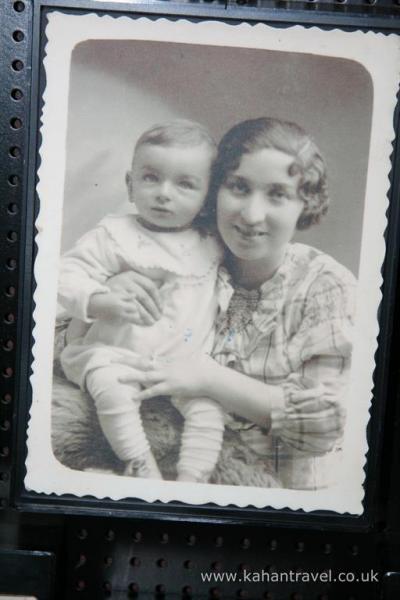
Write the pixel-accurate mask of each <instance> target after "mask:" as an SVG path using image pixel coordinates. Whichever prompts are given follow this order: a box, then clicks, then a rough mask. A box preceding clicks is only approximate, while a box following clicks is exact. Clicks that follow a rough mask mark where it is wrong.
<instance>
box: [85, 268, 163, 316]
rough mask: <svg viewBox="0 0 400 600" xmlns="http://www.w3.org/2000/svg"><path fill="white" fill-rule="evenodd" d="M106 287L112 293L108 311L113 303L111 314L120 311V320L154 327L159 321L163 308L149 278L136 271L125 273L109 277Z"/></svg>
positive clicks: (154, 286) (157, 290)
mask: <svg viewBox="0 0 400 600" xmlns="http://www.w3.org/2000/svg"><path fill="white" fill-rule="evenodd" d="M107 286H108V287H109V288H110V291H111V292H112V297H110V298H109V300H110V305H109V309H110V306H111V303H112V302H113V301H114V302H115V304H114V307H112V308H111V312H112V313H115V312H116V311H117V310H122V314H121V315H120V316H121V318H125V319H126V320H128V321H129V322H131V323H134V324H135V325H144V326H149V325H154V323H155V322H156V321H158V319H160V317H161V314H162V308H163V307H162V302H161V296H160V291H159V289H158V287H157V285H156V283H155V282H154V281H153V280H152V279H150V278H149V277H146V276H145V275H142V274H141V273H137V272H136V271H125V272H124V273H119V274H118V275H114V276H113V277H110V279H109V280H108V281H107ZM96 295H97V294H96ZM117 304H118V306H117ZM128 307H129V308H128Z"/></svg>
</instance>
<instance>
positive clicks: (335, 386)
mask: <svg viewBox="0 0 400 600" xmlns="http://www.w3.org/2000/svg"><path fill="white" fill-rule="evenodd" d="M355 290H356V280H355V278H354V276H353V275H352V274H351V273H350V272H349V271H348V270H347V269H346V268H345V267H344V266H342V265H341V264H339V263H338V262H336V261H335V260H334V259H333V258H331V257H330V256H328V255H326V254H324V253H322V252H320V251H319V250H316V249H315V248H312V247H310V246H306V245H304V244H290V245H289V246H288V248H287V251H286V254H285V258H284V261H283V263H282V265H281V266H280V267H279V269H278V270H277V271H276V272H275V274H274V275H273V276H272V278H271V279H269V280H267V281H266V282H265V283H264V284H263V285H262V286H261V288H260V289H258V290H250V291H249V290H246V289H242V288H238V287H236V288H234V287H233V286H232V283H231V281H230V278H229V275H228V274H227V273H226V271H222V272H221V277H220V302H221V314H220V317H219V321H218V323H217V334H216V341H215V347H214V352H213V355H214V357H215V359H216V360H218V362H220V363H221V364H222V365H224V366H228V367H231V368H233V369H235V370H236V371H239V372H242V373H244V374H246V375H249V376H250V377H255V378H257V379H259V380H261V381H263V382H265V383H266V384H269V385H274V386H281V387H282V389H283V392H284V398H285V409H284V412H282V411H280V412H279V411H278V412H277V413H276V414H274V412H272V415H271V422H270V423H268V424H266V427H265V429H264V428H262V427H259V426H257V425H254V424H253V423H250V422H249V421H246V420H245V419H243V418H241V417H238V416H236V415H230V416H229V422H228V425H229V426H230V427H231V428H233V429H236V430H238V431H239V432H240V435H241V437H242V439H243V441H246V442H247V444H248V445H249V446H250V447H251V448H252V450H253V452H255V453H256V455H257V456H258V457H259V460H262V461H267V462H268V463H269V464H270V466H271V470H272V474H273V475H274V476H275V477H276V479H277V480H278V483H279V485H281V486H282V487H284V488H293V489H308V490H316V489H320V488H324V487H326V486H328V485H332V484H333V483H335V481H336V480H337V477H338V469H340V444H339V442H337V443H336V446H335V448H333V450H332V451H330V452H328V453H327V452H325V453H323V452H318V450H316V448H315V446H314V445H313V444H310V443H309V440H310V435H311V434H308V438H306V437H305V436H304V441H303V443H302V445H301V446H300V447H299V444H298V442H296V444H294V443H293V442H292V440H291V432H290V428H289V427H287V423H288V419H287V418H285V417H287V416H288V415H289V414H290V413H293V411H296V410H297V409H296V399H297V400H300V398H301V399H303V400H304V396H305V395H306V396H307V397H308V398H309V399H310V400H312V401H314V403H315V401H316V402H317V403H318V408H319V409H320V410H321V411H323V409H324V408H328V407H332V406H335V407H345V405H346V392H347V384H348V379H349V374H350V360H351V349H352V328H353V317H354V302H355V299H354V296H355ZM305 392H306V393H305ZM318 412H319V411H318Z"/></svg>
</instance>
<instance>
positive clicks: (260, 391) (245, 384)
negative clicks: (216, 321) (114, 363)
mask: <svg viewBox="0 0 400 600" xmlns="http://www.w3.org/2000/svg"><path fill="white" fill-rule="evenodd" d="M124 363H126V364H128V365H129V366H131V367H132V369H135V370H133V371H132V377H130V376H129V375H127V376H125V377H124V378H123V379H121V381H123V382H124V383H129V382H131V381H139V382H140V383H141V384H142V385H144V386H145V388H146V389H144V390H143V391H142V392H140V393H139V394H138V399H139V400H145V399H148V398H153V397H155V396H164V395H165V396H180V397H183V398H196V397H202V396H206V397H208V398H212V399H213V400H215V401H216V402H219V404H221V406H222V407H223V408H224V409H225V410H226V412H229V413H236V414H237V415H239V416H241V417H243V418H245V419H247V420H249V421H251V422H252V423H255V424H257V425H259V426H260V427H263V428H266V429H270V428H272V429H273V430H276V432H277V434H280V431H281V428H282V426H283V425H284V426H285V432H286V433H287V438H288V440H287V441H288V442H289V443H290V444H291V445H293V446H295V447H297V448H299V449H302V450H305V451H307V452H311V453H312V452H314V453H324V452H328V451H329V450H330V449H331V448H332V446H333V444H334V442H335V440H336V439H337V438H338V437H339V436H340V434H341V433H342V430H343V424H344V415H343V414H342V413H341V412H340V411H338V407H337V402H335V400H334V397H333V396H332V395H331V394H330V392H329V390H325V389H324V387H323V386H322V385H319V386H318V387H304V381H305V380H304V378H302V382H303V384H300V383H299V382H296V383H294V385H296V394H295V398H292V399H291V402H289V406H288V405H287V400H288V398H287V392H286V390H285V387H284V386H273V385H269V384H266V383H263V382H261V381H259V380H257V379H254V378H252V377H248V376H247V375H244V374H242V373H238V372H237V371H234V370H233V369H230V368H227V367H223V366H221V365H219V364H218V363H217V362H216V361H215V360H214V359H212V358H211V357H210V356H208V355H201V356H195V357H191V358H189V359H186V360H180V361H179V362H170V363H164V364H160V363H157V362H156V361H148V360H142V359H127V360H124ZM137 370H139V371H142V375H141V376H138V371H137ZM291 385H292V383H291V382H290V386H291ZM290 404H291V406H290Z"/></svg>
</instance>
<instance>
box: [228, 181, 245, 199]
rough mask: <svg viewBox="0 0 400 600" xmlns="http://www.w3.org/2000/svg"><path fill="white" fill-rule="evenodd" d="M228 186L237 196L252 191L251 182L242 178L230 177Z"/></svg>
mask: <svg viewBox="0 0 400 600" xmlns="http://www.w3.org/2000/svg"><path fill="white" fill-rule="evenodd" d="M226 187H227V188H228V190H230V191H231V192H233V193H234V194H235V195H236V196H246V194H248V193H249V192H250V186H249V184H248V183H247V182H246V181H245V180H244V179H241V178H234V179H228V181H227V182H226Z"/></svg>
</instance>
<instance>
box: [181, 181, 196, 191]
mask: <svg viewBox="0 0 400 600" xmlns="http://www.w3.org/2000/svg"><path fill="white" fill-rule="evenodd" d="M178 185H179V187H181V188H183V189H184V190H194V189H196V186H195V184H194V183H193V181H190V179H181V180H180V181H178Z"/></svg>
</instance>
